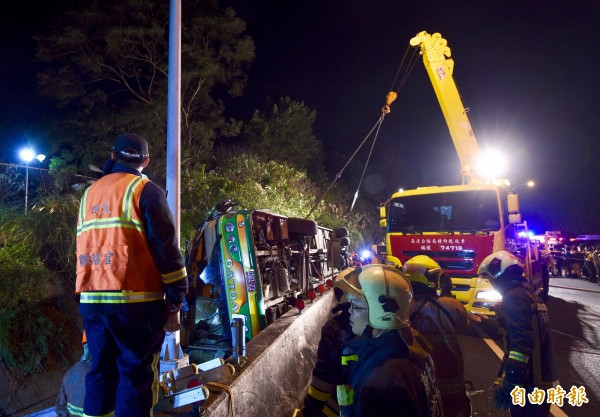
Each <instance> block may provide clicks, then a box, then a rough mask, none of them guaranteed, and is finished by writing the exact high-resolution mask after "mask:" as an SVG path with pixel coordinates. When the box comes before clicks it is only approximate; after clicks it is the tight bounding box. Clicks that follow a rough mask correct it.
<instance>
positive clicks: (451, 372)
mask: <svg viewBox="0 0 600 417" xmlns="http://www.w3.org/2000/svg"><path fill="white" fill-rule="evenodd" d="M411 284H412V287H413V299H412V300H411V303H410V310H409V317H410V324H411V326H412V327H414V328H415V329H417V330H418V331H419V332H420V333H421V334H422V335H423V336H425V337H426V338H427V340H428V341H429V343H431V345H432V348H433V350H432V352H431V356H432V358H433V362H434V363H435V373H436V377H437V383H438V386H439V388H440V393H441V395H442V403H443V406H444V415H446V416H455V417H463V416H465V417H468V416H470V415H471V402H470V400H469V397H468V396H467V392H466V389H465V378H464V361H463V355H462V351H461V349H460V345H459V344H458V334H459V333H463V332H464V331H466V330H467V328H468V326H469V324H470V320H469V317H468V315H467V310H465V308H464V307H463V305H462V304H461V302H460V301H458V300H457V299H455V298H453V297H438V295H437V292H436V290H435V289H434V288H430V287H428V286H427V285H425V284H423V283H421V282H411Z"/></svg>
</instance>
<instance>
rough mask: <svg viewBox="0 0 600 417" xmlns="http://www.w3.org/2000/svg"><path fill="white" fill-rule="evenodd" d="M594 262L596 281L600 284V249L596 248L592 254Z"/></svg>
mask: <svg viewBox="0 0 600 417" xmlns="http://www.w3.org/2000/svg"><path fill="white" fill-rule="evenodd" d="M592 262H593V263H594V269H595V270H596V281H595V282H600V247H598V246H596V247H595V248H594V251H593V252H592Z"/></svg>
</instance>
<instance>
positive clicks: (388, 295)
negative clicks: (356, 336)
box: [336, 264, 412, 330]
mask: <svg viewBox="0 0 600 417" xmlns="http://www.w3.org/2000/svg"><path fill="white" fill-rule="evenodd" d="M350 269H351V270H350ZM338 277H339V280H337V281H336V285H337V286H339V287H340V288H342V289H343V291H344V292H347V293H350V294H353V295H355V296H360V297H363V298H364V299H365V300H366V302H367V308H368V310H369V325H370V326H371V327H373V328H374V329H383V330H388V329H401V328H404V327H407V326H408V325H409V320H408V304H409V302H410V299H411V298H412V287H411V286H410V282H409V281H408V279H407V278H406V277H405V276H404V275H403V273H402V272H401V271H399V270H398V269H396V268H394V267H393V266H391V265H384V264H370V265H365V266H363V267H362V268H356V269H354V268H348V269H346V270H344V271H342V272H340V274H339V275H338Z"/></svg>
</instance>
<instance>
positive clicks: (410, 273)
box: [402, 255, 442, 287]
mask: <svg viewBox="0 0 600 417" xmlns="http://www.w3.org/2000/svg"><path fill="white" fill-rule="evenodd" d="M402 270H403V271H404V273H405V274H406V276H407V277H408V279H409V280H411V281H416V282H422V283H423V284H425V285H428V286H433V287H437V285H438V283H439V279H440V275H441V274H442V268H441V267H440V266H439V265H438V263H437V262H436V261H434V260H433V259H431V258H430V257H429V256H426V255H417V256H415V257H413V258H410V259H409V260H408V261H406V263H405V264H404V266H403V267H402ZM432 284H433V285H432Z"/></svg>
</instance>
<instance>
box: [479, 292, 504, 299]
mask: <svg viewBox="0 0 600 417" xmlns="http://www.w3.org/2000/svg"><path fill="white" fill-rule="evenodd" d="M475 299H476V300H485V301H501V300H502V295H500V293H499V292H498V291H479V292H478V293H477V295H476V296H475Z"/></svg>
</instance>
